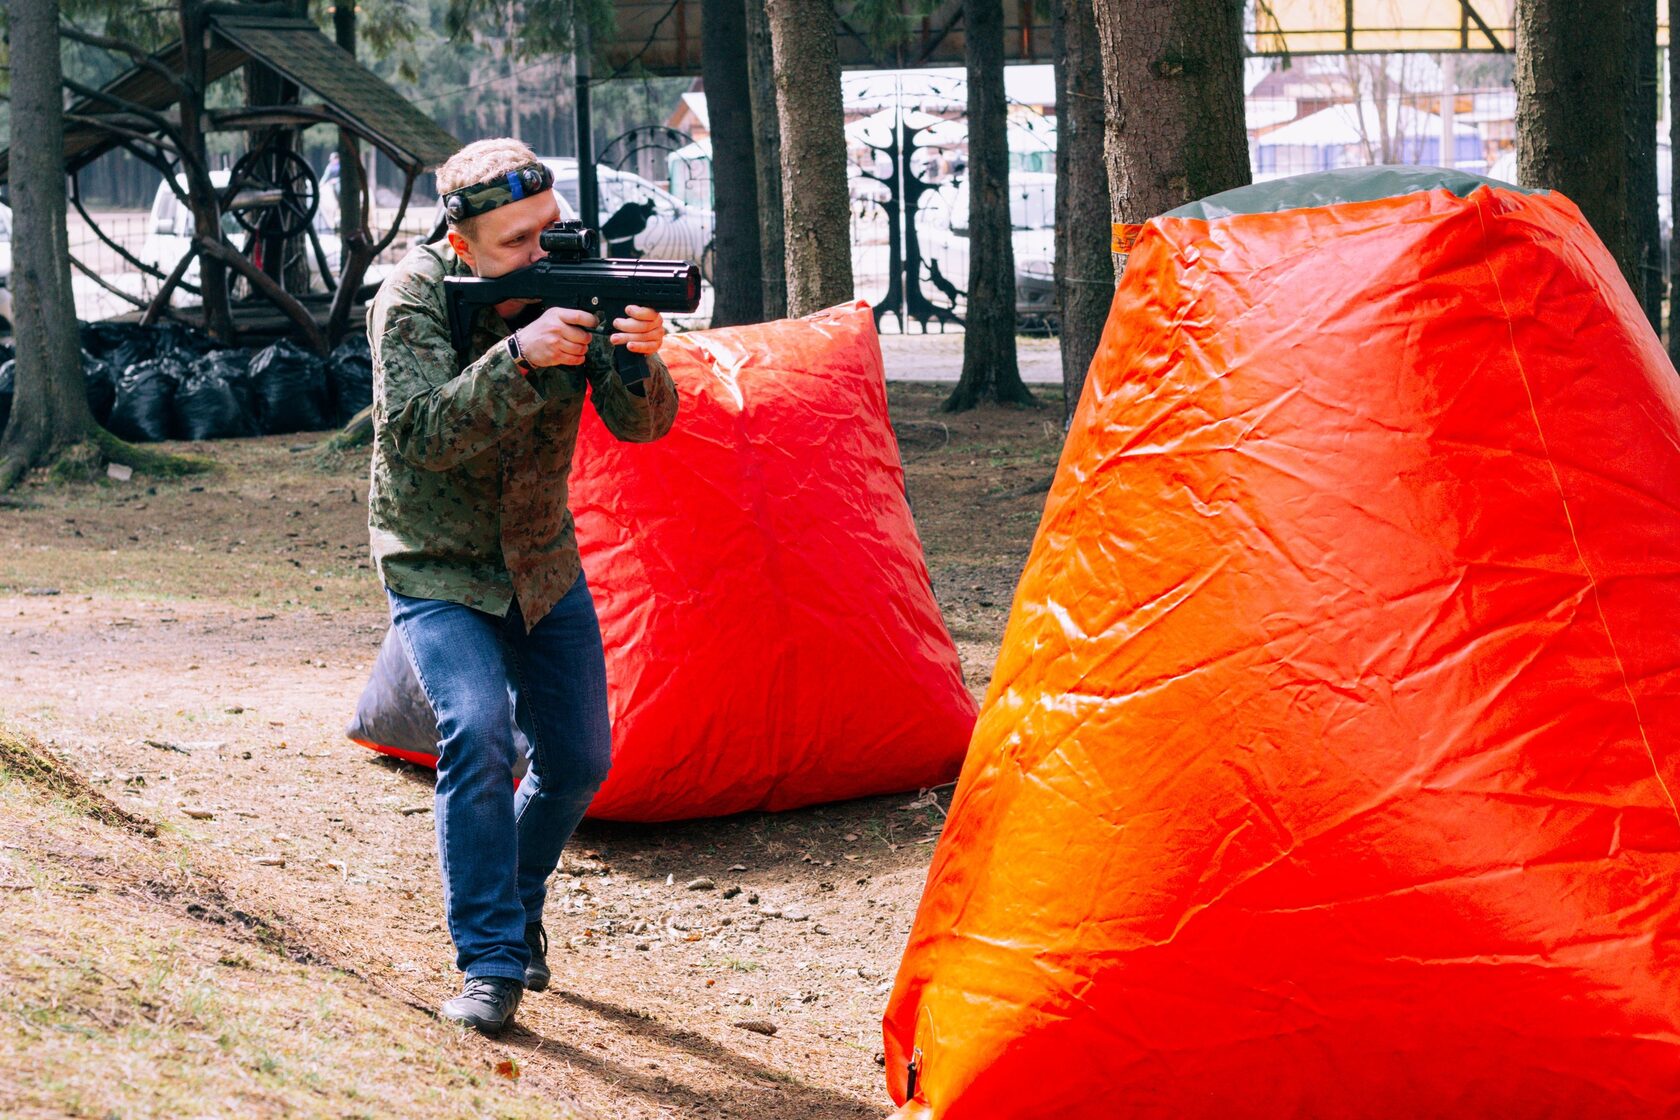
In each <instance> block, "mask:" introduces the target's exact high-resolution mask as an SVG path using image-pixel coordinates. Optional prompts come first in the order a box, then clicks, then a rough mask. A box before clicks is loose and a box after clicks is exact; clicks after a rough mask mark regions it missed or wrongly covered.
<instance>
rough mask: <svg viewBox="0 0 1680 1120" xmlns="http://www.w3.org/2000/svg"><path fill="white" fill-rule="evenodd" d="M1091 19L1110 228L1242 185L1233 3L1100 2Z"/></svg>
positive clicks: (1244, 143) (1238, 3) (1243, 143)
mask: <svg viewBox="0 0 1680 1120" xmlns="http://www.w3.org/2000/svg"><path fill="white" fill-rule="evenodd" d="M1096 15H1097V35H1098V39H1099V41H1100V43H1101V45H1102V62H1103V88H1104V91H1105V97H1104V99H1105V101H1106V103H1107V113H1108V135H1107V156H1108V186H1109V193H1110V196H1111V201H1112V205H1113V207H1114V220H1115V221H1117V222H1131V223H1136V222H1144V221H1148V220H1149V219H1150V218H1153V217H1155V216H1156V215H1157V214H1162V213H1165V212H1166V211H1168V210H1171V209H1173V208H1174V207H1176V206H1181V205H1183V204H1184V203H1186V202H1189V201H1191V200H1193V199H1197V198H1201V197H1203V196H1204V195H1209V194H1214V193H1216V192H1218V191H1223V190H1230V189H1231V188H1232V187H1240V186H1243V185H1245V184H1247V183H1249V182H1250V181H1251V180H1252V174H1251V172H1250V170H1249V163H1248V131H1247V127H1246V124H1245V121H1244V116H1243V87H1242V15H1243V4H1242V0H1107V2H1100V3H1098V4H1097V5H1096Z"/></svg>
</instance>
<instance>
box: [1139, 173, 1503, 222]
mask: <svg viewBox="0 0 1680 1120" xmlns="http://www.w3.org/2000/svg"><path fill="white" fill-rule="evenodd" d="M1482 186H1488V187H1498V188H1500V189H1501V190H1507V191H1520V192H1521V193H1523V194H1531V193H1533V192H1531V191H1528V190H1526V189H1524V188H1522V187H1518V186H1513V185H1512V184H1510V183H1502V182H1500V181H1499V180H1498V179H1488V178H1484V177H1483V176H1481V175H1472V174H1470V173H1469V172H1467V171H1449V170H1447V169H1446V168H1444V167H1392V166H1389V167H1343V168H1338V169H1337V170H1335V171H1315V172H1312V173H1311V174H1308V175H1291V176H1290V177H1289V178H1287V179H1271V180H1268V181H1267V182H1264V183H1254V184H1251V185H1249V186H1246V187H1235V188H1233V189H1231V190H1228V191H1220V192H1219V193H1218V194H1210V195H1208V196H1207V197H1206V198H1199V199H1197V200H1196V201H1195V202H1187V203H1185V204H1184V205H1183V206H1180V207H1179V208H1178V209H1176V210H1168V211H1167V212H1166V213H1165V214H1163V215H1162V217H1164V218H1201V219H1204V220H1211V219H1214V218H1229V217H1231V216H1232V215H1235V214H1275V213H1277V212H1278V211H1280V210H1300V209H1303V208H1305V207H1308V206H1334V205H1336V204H1337V203H1341V202H1374V201H1376V200H1377V199H1379V198H1394V197H1396V196H1397V195H1403V194H1416V193H1418V192H1420V191H1434V190H1449V191H1451V192H1452V193H1453V194H1455V195H1457V196H1458V197H1460V198H1464V197H1466V196H1467V195H1469V194H1470V192H1471V191H1474V190H1475V189H1476V188H1477V187H1482Z"/></svg>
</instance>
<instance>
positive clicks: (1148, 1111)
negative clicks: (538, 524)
mask: <svg viewBox="0 0 1680 1120" xmlns="http://www.w3.org/2000/svg"><path fill="white" fill-rule="evenodd" d="M1677 750H1680V383H1677V381H1676V376H1675V371H1674V369H1673V367H1672V366H1671V365H1670V364H1669V361H1668V359H1667V357H1666V356H1665V354H1664V352H1663V349H1662V346H1661V344H1660V342H1659V341H1658V339H1657V337H1656V335H1655V334H1654V333H1653V332H1652V330H1651V327H1650V325H1649V324H1648V323H1647V321H1646V319H1645V316H1644V314H1643V313H1642V311H1641V309H1640V306H1639V304H1638V303H1637V302H1636V301H1635V299H1634V297H1633V295H1632V294H1631V292H1630V291H1629V289H1628V287H1627V285H1626V284H1625V283H1624V281H1623V279H1622V276H1621V274H1620V272H1619V271H1618V270H1617V267H1616V264H1615V262H1614V261H1613V260H1612V259H1611V257H1610V255H1609V254H1608V253H1607V252H1606V250H1605V249H1604V247H1603V246H1602V245H1601V244H1600V242H1599V241H1598V239H1597V238H1596V237H1595V236H1594V234H1593V232H1592V231H1591V229H1589V228H1588V226H1587V223H1586V221H1585V220H1584V219H1583V218H1582V217H1581V214H1580V212H1579V211H1578V210H1577V209H1576V208H1575V206H1574V205H1572V204H1571V203H1570V202H1569V201H1568V200H1566V199H1564V198H1563V197H1561V196H1559V195H1556V194H1547V193H1527V192H1524V191H1520V190H1518V189H1516V188H1513V187H1509V186H1506V185H1504V184H1499V183H1494V182H1490V181H1487V180H1482V179H1477V178H1475V177H1472V176H1466V175H1461V174H1457V173H1450V172H1444V171H1434V170H1429V169H1410V170H1401V169H1375V170H1368V171H1357V172H1341V173H1328V174H1324V175H1315V176H1307V177H1303V178H1300V179H1296V180H1286V181H1280V182H1274V183H1267V184H1262V185H1257V186H1255V187H1251V188H1244V189H1242V190H1238V191H1234V192H1229V193H1228V194H1225V195H1220V196H1215V197H1213V198H1211V199H1207V200H1204V201H1203V202H1202V203H1199V204H1194V205H1192V206H1190V207H1186V208H1184V209H1182V210H1179V211H1175V212H1174V213H1172V214H1169V215H1166V216H1164V217H1161V218H1158V219H1156V220H1154V221H1152V222H1150V223H1149V224H1148V225H1147V227H1146V228H1145V229H1144V231H1143V233H1142V236H1141V237H1140V238H1139V239H1138V241H1137V243H1136V245H1135V246H1134V247H1133V249H1132V251H1131V256H1130V260H1129V263H1128V265H1127V267H1126V270H1125V273H1124V275H1123V278H1122V280H1121V282H1120V285H1119V288H1118V291H1117V292H1116V295H1115V300H1114V304H1113V308H1112V311H1111V314H1110V316H1109V320H1108V326H1107V329H1106V332H1105V334H1104V337H1103V340H1102V344H1101V346H1100V349H1099V351H1098V353H1097V356H1096V359H1095V361H1094V363H1093V364H1092V366H1091V371H1090V378H1089V380H1088V381H1087V383H1086V386H1085V392H1084V396H1083V398H1082V399H1081V401H1080V403H1079V408H1078V412H1077V414H1076V416H1075V418H1074V421H1073V425H1072V429H1071V431H1070V432H1069V435H1068V439H1067V444H1066V448H1065V451H1064V453H1063V456H1062V461H1061V465H1060V468H1059V470H1058V472H1057V476H1056V481H1055V484H1054V486H1053V488H1052V490H1051V493H1050V496H1049V499H1048V502H1047V505H1046V509H1045V512H1044V517H1043V522H1042V524H1041V525H1040V528H1039V532H1038V537H1037V540H1036V542H1035V543H1034V546H1033V550H1032V553H1031V557H1030V559H1029V561H1028V563H1027V566H1026V570H1025V573H1024V574H1023V576H1022V580H1021V585H1020V588H1019V590H1018V592H1017V595H1016V599H1015V603H1014V608H1013V612H1012V615H1011V618H1010V621H1009V626H1008V630H1007V633H1006V636H1005V639H1004V645H1003V651H1002V655H1001V657H1000V659H999V662H998V666H997V672H996V676H995V677H994V678H993V682H992V685H991V687H990V690H989V693H988V695H987V697H986V699H985V700H984V702H983V704H982V706H981V715H980V720H979V724H978V727H977V728H976V731H975V736H974V740H973V743H972V745H971V746H970V750H969V754H968V758H967V761H966V763H965V766H964V770H963V773H962V777H961V780H960V782H959V784H958V788H957V791H956V793H955V795H954V798H953V804H952V807H951V810H950V816H949V820H948V823H947V826H946V829H945V833H944V836H943V837H942V839H941V841H940V843H939V846H938V849H937V851H936V853H935V856H934V861H933V866H932V869H931V871H930V875H929V881H928V886H927V892H926V895H925V897H924V899H923V901H922V905H921V908H920V910H919V912H918V914H917V916H916V920H915V924H914V927H913V929H912V932H911V935H910V940H909V945H908V948H907V949H906V951H905V955H904V959H903V963H902V966H901V968H900V971H899V974H898V978H897V982H896V985H895V987H894V989H893V992H892V996H891V1001H890V1004H889V1006H888V1009H887V1013H886V1020H885V1035H886V1055H887V1071H888V1072H887V1079H888V1086H889V1089H890V1090H891V1092H892V1094H893V1097H894V1099H895V1100H897V1101H898V1102H900V1104H901V1106H902V1107H901V1110H900V1112H899V1115H900V1116H901V1117H902V1118H904V1120H933V1118H939V1120H969V1118H998V1120H1002V1118H1011V1120H1015V1118H1021V1117H1034V1118H1049V1117H1128V1118H1135V1120H1143V1118H1163V1120H1165V1118H1169V1117H1170V1118H1173V1120H1214V1118H1219V1120H1232V1118H1247V1117H1252V1118H1261V1117H1264V1118H1267V1120H1284V1118H1312V1120H1331V1118H1343V1117H1359V1118H1390V1117H1391V1118H1396V1120H1399V1118H1408V1120H1411V1118H1418V1117H1455V1118H1457V1117H1466V1118H1467V1117H1498V1118H1500V1120H1521V1118H1538V1117H1567V1118H1578V1117H1593V1118H1595V1120H1604V1118H1608V1117H1626V1118H1635V1117H1637V1118H1642V1120H1651V1118H1655V1117H1675V1116H1680V814H1677V811H1676V804H1675V794H1676V791H1677V790H1680V765H1677Z"/></svg>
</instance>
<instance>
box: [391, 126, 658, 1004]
mask: <svg viewBox="0 0 1680 1120" xmlns="http://www.w3.org/2000/svg"><path fill="white" fill-rule="evenodd" d="M437 185H438V190H439V191H440V192H441V193H442V195H443V199H444V209H445V211H446V213H447V215H448V238H447V240H445V241H440V242H434V243H431V244H423V245H418V246H416V247H415V248H413V249H411V250H410V251H409V253H408V255H407V256H405V257H404V258H403V259H402V261H401V262H400V263H399V264H398V265H397V267H396V270H395V272H393V273H392V274H391V276H390V278H389V279H387V280H386V281H385V283H384V284H383V285H382V286H381V287H380V289H379V294H378V296H377V297H376V298H375V299H374V302H373V305H372V306H371V307H370V308H369V309H368V338H369V340H370V341H371V343H372V345H373V379H374V380H373V427H374V450H373V481H372V485H371V487H370V488H369V492H368V527H369V531H370V535H371V538H372V546H373V558H374V561H375V563H376V564H377V566H378V569H379V577H380V580H381V582H383V583H384V585H385V589H386V593H387V595H388V597H389V599H390V605H391V624H392V627H393V628H394V629H395V631H396V633H397V637H398V639H399V640H400V641H401V643H402V646H403V649H404V651H405V652H406V653H407V654H408V658H409V661H410V662H411V663H412V665H413V667H414V672H415V676H416V678H417V679H418V680H419V682H420V687H421V689H422V690H423V691H424V692H425V694H426V698H427V700H429V701H430V702H431V706H432V710H433V712H434V714H435V715H436V716H437V724H438V736H439V740H440V741H439V743H438V764H437V795H436V806H437V811H436V818H437V838H438V857H439V863H440V864H441V866H442V872H443V902H444V909H445V911H446V914H447V917H448V921H449V935H450V937H451V938H452V939H453V940H454V942H455V964H456V967H457V968H459V969H460V970H461V971H463V972H465V973H466V983H465V986H464V988H463V990H462V993H461V995H460V996H458V997H457V998H455V999H452V1000H450V1001H449V1002H447V1003H445V1004H444V1005H443V1009H442V1010H443V1016H444V1018H446V1019H450V1020H453V1021H455V1022H458V1023H464V1024H467V1025H470V1026H472V1027H475V1028H477V1029H478V1030H480V1031H483V1032H484V1033H486V1034H495V1033H497V1032H498V1031H500V1030H501V1029H502V1028H503V1027H505V1026H506V1025H507V1024H508V1023H509V1022H510V1021H511V1020H512V1018H513V1013H514V1009H515V1008H517V1007H518V1006H519V1000H520V997H521V995H522V993H523V992H524V990H525V989H526V988H529V989H530V990H532V991H541V990H542V989H543V988H545V987H547V986H548V981H549V969H548V961H547V953H548V937H547V934H546V932H545V931H544V929H543V922H542V915H543V901H544V898H545V897H546V892H547V884H548V877H549V875H550V874H551V873H552V872H553V871H554V869H555V867H556V866H557V865H558V864H559V862H560V850H561V848H562V847H564V846H565V844H566V842H567V840H569V839H570V838H571V835H572V831H573V830H574V829H575V828H576V827H577V824H578V821H579V820H581V819H582V817H583V814H584V810H586V809H587V808H588V807H589V802H590V801H591V799H593V798H594V796H595V791H596V790H597V789H599V788H600V785H601V783H602V782H603V781H604V780H605V779H606V776H607V768H608V765H609V763H610V761H611V758H612V742H611V731H610V729H609V726H608V722H607V677H606V659H605V655H604V652H603V650H602V646H601V630H600V626H599V624H598V623H597V621H596V617H595V605H594V603H593V602H592V601H591V600H590V598H589V588H588V587H587V586H586V585H585V582H584V575H583V570H582V565H581V563H580V561H579V558H578V548H577V540H576V537H575V536H574V534H573V529H572V516H571V514H570V512H568V510H567V508H566V478H567V476H568V474H569V473H570V471H571V466H572V448H573V446H574V445H575V444H576V442H577V434H578V422H579V420H581V419H582V416H583V405H584V399H585V398H586V397H587V398H588V399H589V400H590V401H591V402H592V403H593V404H594V407H595V411H596V412H597V413H598V414H599V415H600V417H601V419H602V420H603V421H604V422H605V423H606V426H607V428H608V429H610V430H611V431H612V433H613V434H614V435H615V436H617V437H618V438H619V439H623V440H631V441H637V442H640V441H645V440H653V439H658V438H659V437H660V436H662V435H664V434H665V433H666V432H667V431H669V430H670V427H671V422H672V420H673V419H674V418H675V417H676V414H677V393H676V388H675V386H673V385H672V383H671V375H670V374H669V372H667V370H666V369H665V364H664V363H663V362H662V361H660V359H659V356H658V351H659V346H660V343H661V342H662V341H663V340H664V338H665V324H664V321H663V320H662V319H661V318H660V315H659V313H658V312H656V311H653V310H650V309H648V308H644V307H630V308H627V309H626V312H625V314H626V317H625V318H621V319H615V320H614V321H613V324H612V325H613V328H614V333H613V334H612V335H611V336H610V338H607V339H602V338H600V337H598V336H595V335H592V334H591V333H590V332H591V330H592V328H594V327H595V326H596V323H597V321H596V318H595V316H594V315H591V314H589V313H588V312H587V311H577V310H571V309H567V308H549V309H548V310H546V311H541V312H540V313H536V314H533V312H534V311H535V310H536V309H534V308H531V307H528V306H526V304H525V303H524V302H522V301H520V300H508V301H506V302H504V303H499V304H496V305H495V306H494V307H491V308H485V309H484V310H483V311H482V312H481V313H480V314H479V316H478V319H477V321H476V322H475V324H474V327H473V334H472V339H471V344H470V346H469V350H468V356H467V358H466V359H465V360H464V361H463V360H461V359H459V358H457V356H456V353H455V350H454V348H453V347H452V345H451V343H450V335H449V326H448V321H449V320H448V314H447V308H446V305H445V300H444V285H443V280H444V277H446V276H473V275H477V276H485V277H490V276H501V275H503V274H505V273H508V272H511V271H513V270H514V269H517V268H522V267H524V266H526V265H529V264H534V263H536V262H537V261H539V260H541V259H542V258H543V257H544V256H545V253H544V250H543V249H542V246H541V244H540V242H539V237H538V235H539V234H540V233H541V232H542V230H543V229H544V228H545V227H547V226H548V225H549V224H550V223H552V222H555V221H558V220H559V218H560V207H559V203H558V202H556V201H555V198H554V191H553V178H552V176H551V174H550V172H549V170H548V169H547V168H546V167H544V166H543V165H542V164H541V163H539V162H537V158H536V156H535V155H533V154H532V152H531V149H529V148H527V147H526V146H525V145H524V144H522V143H520V142H519V141H517V140H506V139H503V140H480V141H478V142H477V143H474V144H468V145H467V146H466V147H465V148H462V149H461V150H460V151H459V152H457V153H455V155H454V156H452V157H450V159H449V161H448V162H447V163H445V164H444V165H443V166H442V167H441V168H439V169H438V172H437ZM609 343H610V344H611V345H613V346H617V345H623V346H625V347H627V348H628V350H630V351H631V352H633V353H635V354H641V355H645V356H646V358H647V375H646V377H645V378H643V379H642V380H640V381H634V378H632V380H633V381H634V384H626V383H625V381H624V379H623V377H622V376H621V375H620V373H619V372H618V371H617V370H616V369H615V368H614V363H613V358H612V354H611V351H610V347H609ZM515 726H517V727H518V728H519V729H520V731H522V732H523V733H524V736H525V739H526V740H527V742H528V743H529V744H530V753H529V762H530V769H529V770H528V771H527V773H526V775H525V777H524V780H523V781H521V782H520V784H519V789H518V792H517V794H516V793H515V792H514V782H513V769H514V763H515V761H516V753H515V746H514V734H513V732H514V728H515Z"/></svg>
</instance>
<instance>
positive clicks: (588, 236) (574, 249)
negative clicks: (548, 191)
mask: <svg viewBox="0 0 1680 1120" xmlns="http://www.w3.org/2000/svg"><path fill="white" fill-rule="evenodd" d="M537 240H538V243H539V244H541V245H542V248H543V252H545V253H547V254H548V255H549V256H550V257H553V258H554V259H556V260H563V261H576V260H582V259H583V258H585V257H597V256H600V255H601V240H600V235H599V234H597V233H596V232H595V231H594V230H592V229H590V228H589V227H588V226H586V225H584V224H583V223H582V222H581V221H578V220H577V219H571V220H568V221H563V222H555V223H554V224H553V225H551V226H549V227H548V228H547V229H545V230H543V231H542V233H540V234H539V235H538V238H537Z"/></svg>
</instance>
